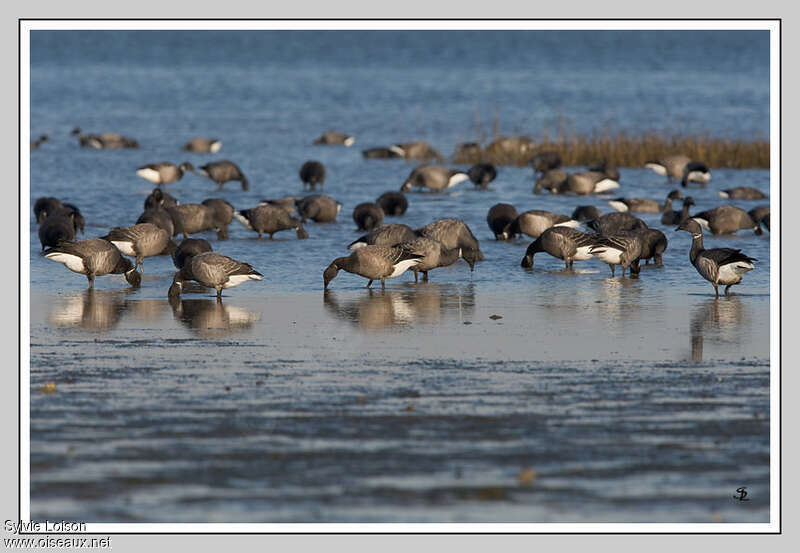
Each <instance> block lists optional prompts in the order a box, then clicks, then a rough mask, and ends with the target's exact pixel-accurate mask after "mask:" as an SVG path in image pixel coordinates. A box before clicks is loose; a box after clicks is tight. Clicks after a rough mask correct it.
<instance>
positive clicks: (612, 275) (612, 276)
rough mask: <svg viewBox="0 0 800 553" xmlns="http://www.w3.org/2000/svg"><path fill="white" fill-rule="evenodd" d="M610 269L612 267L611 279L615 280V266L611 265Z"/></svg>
mask: <svg viewBox="0 0 800 553" xmlns="http://www.w3.org/2000/svg"><path fill="white" fill-rule="evenodd" d="M609 267H611V278H614V266H613V265H609Z"/></svg>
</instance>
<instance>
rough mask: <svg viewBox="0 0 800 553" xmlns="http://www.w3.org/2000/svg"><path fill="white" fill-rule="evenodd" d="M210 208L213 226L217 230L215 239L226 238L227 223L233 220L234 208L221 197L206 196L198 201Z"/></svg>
mask: <svg viewBox="0 0 800 553" xmlns="http://www.w3.org/2000/svg"><path fill="white" fill-rule="evenodd" d="M200 203H201V204H202V205H204V206H206V207H207V208H208V209H210V210H211V213H212V219H213V221H214V228H215V229H216V231H217V240H227V239H228V225H230V224H231V221H233V214H234V212H235V211H236V209H235V208H234V207H233V206H232V205H231V204H230V202H228V201H227V200H224V199H222V198H207V199H205V200H203V201H202V202H200Z"/></svg>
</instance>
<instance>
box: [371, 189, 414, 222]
mask: <svg viewBox="0 0 800 553" xmlns="http://www.w3.org/2000/svg"><path fill="white" fill-rule="evenodd" d="M375 203H376V204H378V205H379V206H381V209H382V210H383V212H384V213H385V214H386V215H389V216H390V217H391V216H399V215H403V214H405V212H406V211H407V210H408V199H406V195H405V194H403V193H402V192H394V191H389V192H384V193H383V194H381V195H380V196H378V199H377V200H375Z"/></svg>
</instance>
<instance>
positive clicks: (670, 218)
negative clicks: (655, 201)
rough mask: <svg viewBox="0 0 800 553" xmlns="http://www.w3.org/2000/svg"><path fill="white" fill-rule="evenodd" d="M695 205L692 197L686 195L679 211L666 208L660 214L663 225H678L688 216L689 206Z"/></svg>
mask: <svg viewBox="0 0 800 553" xmlns="http://www.w3.org/2000/svg"><path fill="white" fill-rule="evenodd" d="M693 205H695V204H694V198H692V197H691V196H686V197H685V198H684V199H683V208H682V209H681V210H680V211H674V210H671V209H670V210H668V211H665V212H664V214H663V215H662V216H661V224H663V225H679V224H681V223H682V222H683V221H684V220H685V219H687V218H688V217H689V207H691V206H693Z"/></svg>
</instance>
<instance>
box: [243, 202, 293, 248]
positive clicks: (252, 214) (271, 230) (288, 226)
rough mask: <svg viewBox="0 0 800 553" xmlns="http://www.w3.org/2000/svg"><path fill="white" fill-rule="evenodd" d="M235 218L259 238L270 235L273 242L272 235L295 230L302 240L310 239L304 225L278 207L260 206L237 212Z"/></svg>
mask: <svg viewBox="0 0 800 553" xmlns="http://www.w3.org/2000/svg"><path fill="white" fill-rule="evenodd" d="M233 216H234V217H235V218H236V220H237V221H239V222H240V223H242V225H244V227H245V228H247V229H250V230H252V231H255V232H257V233H258V237H259V238H261V235H262V234H268V235H269V239H270V240H272V235H273V234H275V233H276V232H280V231H282V230H294V231H295V233H296V234H297V238H299V239H300V240H303V239H305V238H308V233H307V232H306V230H305V229H304V228H303V224H302V223H301V222H300V221H299V220H298V219H295V218H294V217H292V216H291V215H289V213H288V212H287V211H286V210H285V209H283V208H281V207H278V206H276V205H272V204H259V205H257V206H256V207H254V208H252V209H242V210H239V211H236V212H234V214H233Z"/></svg>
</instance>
